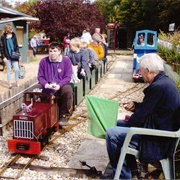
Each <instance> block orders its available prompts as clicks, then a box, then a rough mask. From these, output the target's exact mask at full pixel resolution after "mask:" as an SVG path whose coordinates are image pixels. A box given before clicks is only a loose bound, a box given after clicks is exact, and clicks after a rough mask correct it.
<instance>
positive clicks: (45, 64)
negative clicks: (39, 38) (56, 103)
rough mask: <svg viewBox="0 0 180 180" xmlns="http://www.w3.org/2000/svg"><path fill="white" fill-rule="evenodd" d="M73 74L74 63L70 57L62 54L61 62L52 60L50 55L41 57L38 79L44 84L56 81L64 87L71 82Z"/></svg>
mask: <svg viewBox="0 0 180 180" xmlns="http://www.w3.org/2000/svg"><path fill="white" fill-rule="evenodd" d="M71 76H72V64H71V61H70V59H69V58H68V57H65V56H62V61H61V62H50V60H49V56H47V57H45V58H43V59H41V61H40V64H39V70H38V81H39V83H40V84H41V85H42V86H45V85H46V84H47V83H52V82H54V83H56V84H58V85H60V87H63V86H64V85H66V84H69V83H70V81H71Z"/></svg>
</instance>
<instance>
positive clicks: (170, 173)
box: [114, 127, 180, 180]
mask: <svg viewBox="0 0 180 180" xmlns="http://www.w3.org/2000/svg"><path fill="white" fill-rule="evenodd" d="M135 134H140V135H151V136H161V137H173V138H177V141H176V147H175V150H174V152H175V151H176V148H177V145H178V143H179V138H180V129H179V130H178V131H163V130H155V129H146V128H135V127H131V128H130V130H129V132H128V134H127V135H126V138H125V141H124V143H123V146H122V148H121V154H120V157H119V161H118V164H117V169H116V174H115V176H114V180H118V179H119V176H120V174H121V170H122V166H123V163H124V159H125V157H126V154H131V155H134V156H136V158H138V155H139V151H138V150H136V149H133V148H130V147H129V144H130V141H131V138H132V136H133V135H135ZM160 163H161V166H162V170H163V173H164V176H165V179H175V163H174V157H171V158H167V159H162V160H160Z"/></svg>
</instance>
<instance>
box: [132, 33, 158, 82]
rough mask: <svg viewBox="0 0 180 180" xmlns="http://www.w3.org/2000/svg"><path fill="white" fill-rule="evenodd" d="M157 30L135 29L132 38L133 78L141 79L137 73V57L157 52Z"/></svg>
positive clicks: (135, 79)
mask: <svg viewBox="0 0 180 180" xmlns="http://www.w3.org/2000/svg"><path fill="white" fill-rule="evenodd" d="M157 40H158V38H157V32H156V31H152V30H140V31H136V35H135V39H134V43H133V45H134V59H133V80H134V81H135V82H136V81H143V78H142V76H140V75H139V58H140V57H141V56H143V55H144V54H147V53H154V52H157Z"/></svg>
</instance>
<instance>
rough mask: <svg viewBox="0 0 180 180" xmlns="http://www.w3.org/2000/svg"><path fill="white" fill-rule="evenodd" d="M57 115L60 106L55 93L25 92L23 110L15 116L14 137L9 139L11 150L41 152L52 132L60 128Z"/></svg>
mask: <svg viewBox="0 0 180 180" xmlns="http://www.w3.org/2000/svg"><path fill="white" fill-rule="evenodd" d="M57 117H58V106H57V103H56V98H55V96H54V95H48V94H44V93H41V92H27V93H25V94H24V103H23V104H22V111H20V112H19V113H17V114H16V115H14V116H13V138H12V139H8V149H9V151H10V152H14V153H23V154H33V155H38V154H40V152H41V150H42V148H43V147H44V145H45V144H46V143H47V142H48V139H49V138H50V136H51V134H52V133H53V132H55V131H57V130H58V128H59V124H58V122H57V120H58V118H57Z"/></svg>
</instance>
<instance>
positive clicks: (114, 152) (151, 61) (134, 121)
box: [102, 53, 180, 179]
mask: <svg viewBox="0 0 180 180" xmlns="http://www.w3.org/2000/svg"><path fill="white" fill-rule="evenodd" d="M139 61H140V63H139V67H140V74H141V75H142V77H143V79H144V81H146V82H148V83H150V84H149V86H148V87H147V88H145V89H144V95H145V96H144V99H143V101H142V102H141V103H137V102H124V103H123V106H124V108H125V109H126V110H128V111H132V112H133V114H132V115H131V116H130V118H129V119H128V121H122V120H119V121H118V123H117V126H116V127H111V128H109V129H107V133H106V143H107V152H108V155H109V159H110V163H111V166H112V168H113V172H114V173H115V171H116V167H117V163H118V159H119V156H120V152H121V148H122V146H123V142H124V139H125V137H126V134H127V133H128V131H129V127H142V128H149V129H158V130H166V131H177V130H178V129H179V124H178V118H179V115H178V111H179V108H180V95H179V92H178V89H177V86H176V84H175V82H174V81H173V80H172V79H170V78H169V77H168V76H166V74H165V72H164V64H163V61H162V59H161V58H160V57H159V56H158V55H157V54H156V53H149V54H146V55H144V56H142V57H141V58H140V59H139ZM139 137H140V136H138V135H135V136H133V138H132V140H131V143H130V144H131V145H132V147H133V148H135V149H139V148H140V147H139V145H140V144H142V143H146V147H147V149H146V151H145V150H144V149H141V151H140V160H143V161H141V162H145V163H151V162H155V161H159V160H161V159H164V158H167V157H170V156H172V155H173V151H174V145H175V142H174V140H173V139H169V138H168V139H167V138H164V139H163V138H158V137H151V138H150V137H149V136H147V138H146V139H143V141H142V138H139ZM155 149H156V150H155ZM149 161H150V162H149ZM137 173H138V171H137V163H136V159H135V157H134V156H133V155H126V158H125V161H124V164H123V167H122V171H121V174H120V177H119V178H120V179H132V176H133V174H134V175H135V174H137ZM137 175H138V174H137ZM113 176H114V174H113V175H112V176H111V178H113ZM102 178H109V177H102Z"/></svg>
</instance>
